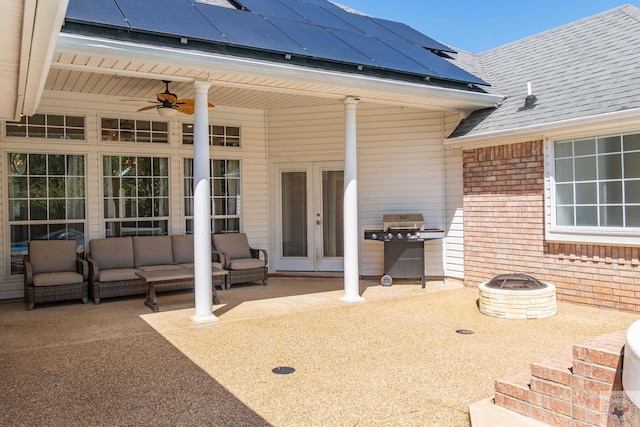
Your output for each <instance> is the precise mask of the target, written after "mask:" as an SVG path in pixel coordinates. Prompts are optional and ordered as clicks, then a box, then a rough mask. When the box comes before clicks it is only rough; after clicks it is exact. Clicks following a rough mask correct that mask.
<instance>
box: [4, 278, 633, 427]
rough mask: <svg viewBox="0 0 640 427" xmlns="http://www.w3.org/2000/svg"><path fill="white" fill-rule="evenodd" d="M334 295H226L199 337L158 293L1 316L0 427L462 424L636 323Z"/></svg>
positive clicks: (425, 298) (327, 283)
mask: <svg viewBox="0 0 640 427" xmlns="http://www.w3.org/2000/svg"><path fill="white" fill-rule="evenodd" d="M341 286H342V280H341V279H340V278H272V279H270V281H269V285H268V286H266V287H264V286H256V285H241V286H236V287H233V288H232V289H230V290H226V291H219V292H218V294H219V297H220V299H221V301H222V304H221V305H219V306H214V313H215V314H216V315H217V316H218V317H219V321H218V322H216V323H212V324H206V325H195V324H194V323H193V322H191V320H190V316H191V315H193V294H192V293H190V292H177V293H166V294H159V296H158V302H159V305H160V312H159V313H151V312H150V310H149V309H148V308H147V307H145V306H144V305H143V297H133V298H122V299H115V300H103V302H101V304H99V305H97V306H95V305H93V304H92V303H90V304H87V305H82V304H76V303H74V302H70V303H63V304H49V305H48V306H42V307H36V309H35V310H33V311H27V310H26V309H25V308H24V303H23V302H14V303H4V304H0V331H1V334H0V378H2V381H3V386H2V387H1V388H0V425H12V426H13V425H52V426H54V425H122V426H124V425H148V424H154V425H216V426H217V425H221V426H223V425H224V426H227V425H228V426H242V425H247V426H259V425H273V426H302V425H304V426H468V425H469V415H468V407H469V405H470V404H472V403H474V402H477V401H479V400H482V399H485V398H487V397H490V396H492V395H493V391H494V390H493V386H494V380H495V378H497V377H500V376H502V375H504V374H509V373H514V372H518V371H522V370H525V369H527V368H528V366H529V364H530V363H531V362H535V361H538V360H541V359H544V358H547V357H549V356H552V355H555V354H557V353H559V352H561V351H564V350H567V349H570V348H571V346H572V345H573V344H577V343H580V342H583V341H586V340H588V339H590V338H593V337H595V336H598V335H601V334H604V333H608V332H611V331H614V330H619V329H625V328H627V327H628V326H629V325H630V324H631V323H633V322H634V321H635V320H637V318H638V316H637V315H634V314H630V313H621V312H616V311H610V310H602V309H596V308H591V307H585V306H579V305H572V304H565V303H558V314H557V315H556V316H554V317H551V318H547V319H536V320H503V319H497V318H493V317H489V316H485V315H483V314H481V313H480V312H479V310H478V307H477V298H478V290H477V289H475V288H462V287H460V286H457V285H455V284H453V285H452V284H449V283H446V284H445V283H442V282H429V283H428V284H427V288H426V289H421V288H420V285H419V284H416V283H414V282H407V283H402V282H400V283H396V282H394V284H393V286H390V287H382V286H380V285H379V282H378V281H377V280H375V281H374V280H363V281H362V282H361V288H362V295H363V296H364V297H365V298H366V302H364V303H359V304H346V303H343V302H341V301H340V300H339V297H340V296H342V295H343V291H342V290H341ZM460 329H466V330H470V331H473V334H459V333H456V331H457V330H460ZM282 366H287V367H293V368H295V372H294V373H292V374H288V375H278V374H274V373H273V372H272V369H273V368H276V367H282ZM61 408H63V409H61Z"/></svg>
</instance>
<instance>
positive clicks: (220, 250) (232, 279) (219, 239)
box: [213, 233, 269, 289]
mask: <svg viewBox="0 0 640 427" xmlns="http://www.w3.org/2000/svg"><path fill="white" fill-rule="evenodd" d="M213 248H214V252H215V253H217V254H218V256H219V257H220V259H221V260H222V268H224V269H225V270H227V271H228V272H229V274H228V276H227V284H226V288H227V289H229V288H230V287H231V285H235V284H237V283H246V282H255V281H262V284H263V285H266V284H267V279H268V275H267V263H268V262H269V259H268V256H267V251H265V250H264V249H254V248H252V247H250V246H249V241H248V239H247V235H246V234H245V233H230V234H214V235H213ZM260 255H262V258H260Z"/></svg>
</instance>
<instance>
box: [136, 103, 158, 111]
mask: <svg viewBox="0 0 640 427" xmlns="http://www.w3.org/2000/svg"><path fill="white" fill-rule="evenodd" d="M154 104H155V103H154ZM157 107H158V106H157V105H149V106H148V107H142V108H140V109H139V110H136V111H145V110H151V109H153V108H157Z"/></svg>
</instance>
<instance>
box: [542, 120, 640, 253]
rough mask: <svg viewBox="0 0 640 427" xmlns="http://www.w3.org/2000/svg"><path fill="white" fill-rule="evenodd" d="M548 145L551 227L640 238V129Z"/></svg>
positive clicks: (560, 230)
mask: <svg viewBox="0 0 640 427" xmlns="http://www.w3.org/2000/svg"><path fill="white" fill-rule="evenodd" d="M551 148H552V149H553V165H552V170H553V174H552V175H553V176H552V179H551V181H550V182H551V184H552V192H553V193H552V194H553V197H552V200H551V203H552V205H551V206H550V211H551V212H550V213H551V218H552V220H551V224H550V228H551V231H552V232H553V231H556V232H563V231H564V232H567V233H580V232H583V233H585V234H592V235H606V234H618V235H621V236H627V237H632V236H634V235H635V237H636V238H640V133H631V134H618V135H607V136H598V137H594V138H583V139H572V140H563V141H556V142H553V143H552V145H551ZM548 166H550V165H548ZM572 240H574V239H572ZM578 240H579V241H585V240H581V239H578ZM602 243H604V242H602ZM617 243H623V242H622V241H619V240H618V241H617ZM626 243H629V242H628V241H626Z"/></svg>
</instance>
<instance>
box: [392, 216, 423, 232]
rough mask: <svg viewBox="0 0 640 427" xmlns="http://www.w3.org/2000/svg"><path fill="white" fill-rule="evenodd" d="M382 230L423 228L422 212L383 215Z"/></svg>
mask: <svg viewBox="0 0 640 427" xmlns="http://www.w3.org/2000/svg"><path fill="white" fill-rule="evenodd" d="M382 230H383V231H388V230H424V217H423V216H422V214H404V215H383V216H382Z"/></svg>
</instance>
